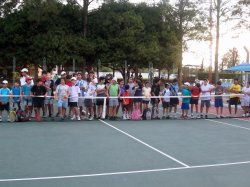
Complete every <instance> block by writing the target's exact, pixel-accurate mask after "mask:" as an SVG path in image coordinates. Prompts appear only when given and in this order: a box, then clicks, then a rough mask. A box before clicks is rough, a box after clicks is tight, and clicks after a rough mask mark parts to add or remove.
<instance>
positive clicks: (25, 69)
mask: <svg viewBox="0 0 250 187" xmlns="http://www.w3.org/2000/svg"><path fill="white" fill-rule="evenodd" d="M21 72H22V73H23V72H27V73H28V72H29V70H28V69H27V68H23V69H22V70H21Z"/></svg>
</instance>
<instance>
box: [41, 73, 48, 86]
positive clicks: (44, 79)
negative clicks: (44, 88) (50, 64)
mask: <svg viewBox="0 0 250 187" xmlns="http://www.w3.org/2000/svg"><path fill="white" fill-rule="evenodd" d="M41 79H42V82H43V85H44V82H45V81H46V79H47V78H46V75H44V76H42V78H41Z"/></svg>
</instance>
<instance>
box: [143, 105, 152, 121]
mask: <svg viewBox="0 0 250 187" xmlns="http://www.w3.org/2000/svg"><path fill="white" fill-rule="evenodd" d="M151 116H152V112H151V110H150V109H149V108H146V109H144V110H143V113H142V119H143V120H151Z"/></svg>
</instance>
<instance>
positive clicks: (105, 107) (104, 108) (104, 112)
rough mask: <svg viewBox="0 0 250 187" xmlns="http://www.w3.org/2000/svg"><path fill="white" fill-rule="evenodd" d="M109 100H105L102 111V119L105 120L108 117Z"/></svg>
mask: <svg viewBox="0 0 250 187" xmlns="http://www.w3.org/2000/svg"><path fill="white" fill-rule="evenodd" d="M106 103H107V98H106V97H105V98H104V102H103V110H102V119H105V117H106V110H107V104H106Z"/></svg>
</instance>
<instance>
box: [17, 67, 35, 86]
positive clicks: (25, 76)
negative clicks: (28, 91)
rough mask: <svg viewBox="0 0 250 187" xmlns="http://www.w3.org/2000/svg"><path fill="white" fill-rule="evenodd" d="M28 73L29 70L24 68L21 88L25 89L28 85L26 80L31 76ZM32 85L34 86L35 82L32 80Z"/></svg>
mask: <svg viewBox="0 0 250 187" xmlns="http://www.w3.org/2000/svg"><path fill="white" fill-rule="evenodd" d="M28 72H29V70H28V69H27V68H23V69H22V70H21V74H22V76H21V78H20V83H21V87H23V86H24V85H25V84H26V78H27V77H30V76H29V75H28ZM31 85H34V82H33V80H31Z"/></svg>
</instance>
